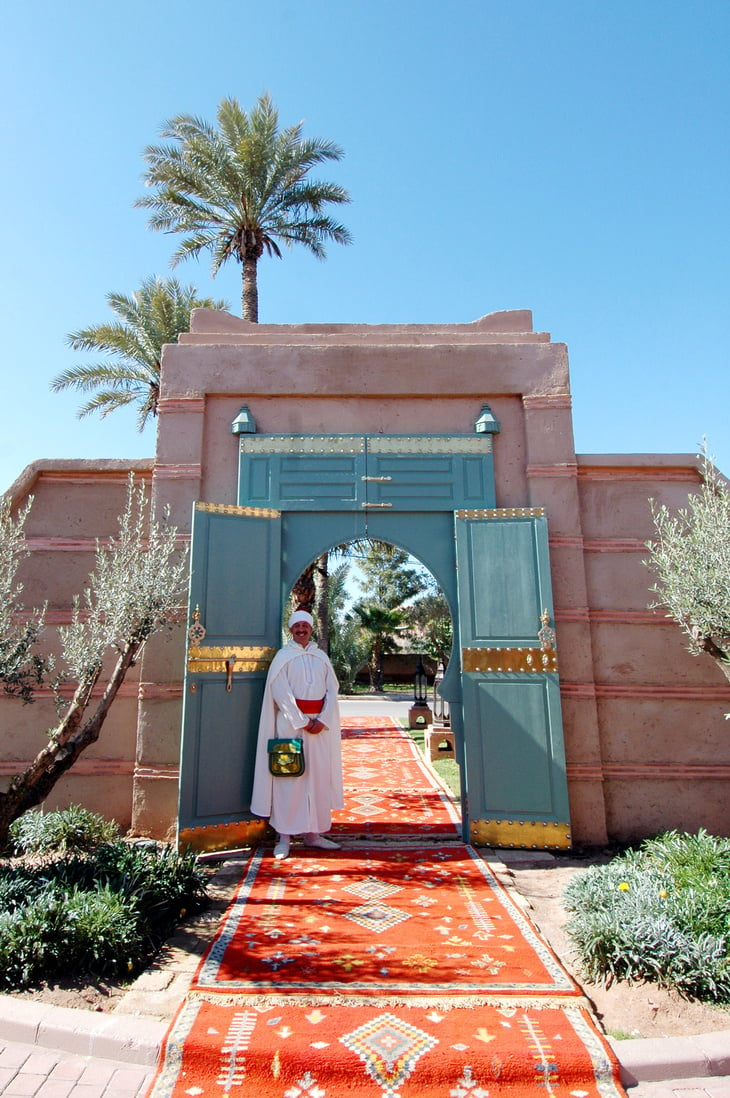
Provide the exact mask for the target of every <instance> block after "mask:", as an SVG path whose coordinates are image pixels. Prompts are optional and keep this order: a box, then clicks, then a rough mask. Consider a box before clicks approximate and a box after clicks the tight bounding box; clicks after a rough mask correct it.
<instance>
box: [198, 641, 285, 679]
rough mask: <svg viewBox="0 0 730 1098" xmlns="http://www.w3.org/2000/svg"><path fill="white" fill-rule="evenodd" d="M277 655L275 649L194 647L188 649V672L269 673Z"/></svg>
mask: <svg viewBox="0 0 730 1098" xmlns="http://www.w3.org/2000/svg"><path fill="white" fill-rule="evenodd" d="M275 655H276V649H275V648H256V647H242V648H214V647H212V646H211V647H203V646H200V647H198V646H194V647H190V648H189V649H188V663H187V667H188V671H194V672H212V671H218V672H220V671H223V672H225V673H228V672H229V671H230V670H231V668H232V667H233V668H234V669H235V670H236V671H239V672H240V671H268V669H269V664H270V663H271V661H272V660H273V658H274V656H275Z"/></svg>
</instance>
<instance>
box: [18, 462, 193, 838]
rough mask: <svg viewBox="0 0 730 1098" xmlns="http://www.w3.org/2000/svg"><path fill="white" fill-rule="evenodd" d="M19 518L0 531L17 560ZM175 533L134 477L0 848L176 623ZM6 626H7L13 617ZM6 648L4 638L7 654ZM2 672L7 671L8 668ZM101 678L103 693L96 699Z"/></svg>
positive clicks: (181, 590)
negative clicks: (52, 718)
mask: <svg viewBox="0 0 730 1098" xmlns="http://www.w3.org/2000/svg"><path fill="white" fill-rule="evenodd" d="M18 521H20V520H16V524H13V523H11V524H10V529H8V526H7V524H6V525H5V526H4V527H2V529H1V530H0V536H2V537H3V538H4V539H5V540H6V542H8V539H9V547H8V545H4V546H0V557H2V555H3V554H4V553H7V554H8V555H9V557H10V558H12V559H14V560H15V561H17V560H18V559H19V557H20V556H22V553H23V551H24V550H23V544H22V527H21V532H20V534H19V533H18V526H17V522H18ZM176 533H177V531H176V529H175V527H173V526H168V525H166V524H165V523H160V522H158V521H157V519H156V517H155V516H154V514H150V513H149V508H148V506H147V501H146V493H145V489H144V486H143V485H142V486H135V484H134V481H133V478H130V483H129V490H128V494H127V502H126V507H125V510H124V513H123V515H121V516H120V528H119V533H118V535H117V536H116V537H115V538H113V539H111V541H110V542H109V544H108V545H101V544H98V545H97V550H96V564H95V568H94V571H93V572H92V573H91V575H90V576H89V586H88V588H87V590H86V591H85V593H84V600H83V603H84V604H83V606H82V605H81V601H80V600H78V599H77V600H76V601H75V604H74V610H73V615H72V619H71V623H70V625H68V626H66V627H62V628H60V629H59V637H60V641H61V648H62V652H63V677H62V678H59V680H58V681H57V682H56V683H55V684H53V685H54V688H55V691H56V697H57V705H58V720H57V721H56V723H55V725H54V726H53V727H52V728H51V729H49V731H48V739H47V743H46V744H45V745H44V746H43V747H42V748H41V749H40V751H39V752H38V754H37V755H36V757H35V758H34V759H33V760H32V762H30V763H29V764H28V766H27V767H26V768H25V769H24V770H23V771H22V773H19V774H16V775H15V776H14V777H13V778H11V779H10V781H9V783H8V784H7V787H6V788H5V790H4V791H3V792H0V850H1V849H4V848H5V847H6V845H7V839H8V828H9V827H10V824H11V823H12V822H13V820H15V819H17V818H18V817H19V816H22V814H23V813H24V812H26V811H27V810H28V809H29V808H34V807H35V806H37V805H39V804H42V802H43V801H44V800H45V799H46V797H47V796H48V795H49V793H50V792H51V790H52V789H53V787H54V786H55V784H56V782H57V781H58V780H59V778H61V776H62V775H63V774H65V773H66V772H67V771H68V770H70V769H71V767H72V766H73V765H74V763H75V762H76V760H77V759H78V758H79V756H80V755H81V753H82V752H83V751H85V750H86V748H87V747H89V746H90V745H91V744H92V743H95V742H96V740H97V739H98V738H99V734H100V732H101V728H102V725H103V724H104V721H105V719H106V717H107V714H108V713H109V709H110V707H111V704H112V702H113V701H114V699H115V698H116V696H117V694H118V692H119V688H120V687H121V685H122V683H123V682H124V679H125V676H126V674H127V672H128V670H129V669H130V667H132V666H133V664H134V663H135V661H136V660H137V659H138V658H139V656H140V654H141V652H142V649H143V647H144V645H145V642H146V641H147V640H148V639H149V638H150V637H151V636H153V634H155V633H157V632H158V631H160V630H162V629H164V628H166V627H168V626H171V625H172V624H174V622H175V621H176V619H177V616H178V614H179V608H180V606H181V604H182V603H183V601H184V597H185V589H186V576H187V565H186V559H185V557H186V554H185V553H182V552H180V550H179V548H178V547H177V545H176ZM12 572H13V569H12V567H11V569H9V570H8V571H7V572H4V573H3V575H2V576H0V583H2V598H3V599H4V600H6V601H7V602H8V603H12V604H13V607H14V611H15V612H16V613H17V611H18V609H19V607H18V604H17V583H16V581H15V578H14V574H11V573H12ZM16 572H17V568H16ZM13 591H15V592H16V594H15V595H13V593H12V592H13ZM2 625H3V627H5V628H7V621H3V622H2ZM2 639H3V638H0V641H2ZM4 651H5V649H3V648H2V644H1V643H0V652H3V653H4ZM110 661H111V663H110ZM1 674H3V675H5V674H6V671H5V667H4V666H3V668H2V671H1ZM102 680H103V682H104V685H103V688H102V689H101V694H100V695H96V696H95V694H94V691H95V688H96V687H97V686H98V684H99V683H100V682H101V681H102Z"/></svg>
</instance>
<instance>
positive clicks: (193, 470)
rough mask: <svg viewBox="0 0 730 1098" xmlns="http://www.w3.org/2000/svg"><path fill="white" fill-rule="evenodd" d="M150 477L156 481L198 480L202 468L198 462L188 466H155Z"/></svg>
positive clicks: (201, 473)
mask: <svg viewBox="0 0 730 1098" xmlns="http://www.w3.org/2000/svg"><path fill="white" fill-rule="evenodd" d="M152 475H153V477H154V478H155V479H156V480H200V478H201V477H202V475H203V467H202V465H201V463H200V462H199V461H198V462H195V463H192V462H191V463H190V464H188V465H183V464H174V465H155V468H154V472H153V474H152Z"/></svg>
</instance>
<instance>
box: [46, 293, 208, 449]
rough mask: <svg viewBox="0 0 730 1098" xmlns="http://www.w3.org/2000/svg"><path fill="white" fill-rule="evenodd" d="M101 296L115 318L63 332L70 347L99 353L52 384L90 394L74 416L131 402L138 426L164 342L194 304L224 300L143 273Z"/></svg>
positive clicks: (183, 327) (146, 411)
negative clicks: (133, 285)
mask: <svg viewBox="0 0 730 1098" xmlns="http://www.w3.org/2000/svg"><path fill="white" fill-rule="evenodd" d="M106 299H107V301H108V303H109V305H110V306H111V308H112V310H113V311H114V312H115V313H116V315H117V316H118V317H119V318H120V319H119V320H118V321H114V322H112V323H106V324H92V325H91V326H90V327H89V328H81V329H80V330H79V331H78V332H71V334H70V335H69V336H67V342H68V344H69V346H70V347H72V348H73V350H74V351H90V352H94V353H100V354H102V355H103V356H104V357H103V358H102V359H101V360H100V361H99V362H96V363H91V364H84V365H80V366H72V367H71V368H70V369H68V370H64V371H63V372H62V373H60V374H58V375H57V376H56V377H55V378H54V379H53V381H52V382H51V389H52V390H53V391H54V392H56V393H58V392H61V391H62V390H63V389H78V390H79V391H80V392H82V393H92V394H93V395H92V396H91V397H90V398H89V399H88V400H87V402H86V403H85V404H83V405H82V406H81V408H80V409H79V411H78V415H79V418H81V417H83V416H87V415H90V414H91V413H92V412H98V413H99V414H100V415H101V417H102V418H103V417H104V416H108V415H109V413H110V412H113V411H114V410H115V408H123V407H124V406H125V405H127V404H133V405H136V406H137V427H138V429H139V430H140V431H142V430H143V429H144V427H145V425H146V423H147V420H148V419H149V417H150V416H156V415H157V404H158V401H159V399H160V362H161V359H162V348H163V346H164V345H165V344H166V343H177V339H178V336H179V335H180V333H181V332H187V330H188V329H189V327H190V313H191V312H192V310H193V309H225V308H226V303H225V301H216V300H214V299H213V298H210V297H199V296H198V291H197V290H196V289H195V287H194V286H181V285H180V283H179V282H178V281H177V280H176V279H174V278H166V279H162V278H147V279H144V281H143V282H142V284H141V286H140V288H139V289H138V290H137V291H136V292H135V293H133V294H132V295H131V296H128V295H126V294H117V293H110V294H107V297H106Z"/></svg>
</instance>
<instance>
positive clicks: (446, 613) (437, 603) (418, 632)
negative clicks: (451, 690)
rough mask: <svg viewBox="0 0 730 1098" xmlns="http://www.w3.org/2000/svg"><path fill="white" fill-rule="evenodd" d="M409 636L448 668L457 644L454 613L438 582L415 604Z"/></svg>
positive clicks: (409, 625) (410, 619) (410, 620)
mask: <svg viewBox="0 0 730 1098" xmlns="http://www.w3.org/2000/svg"><path fill="white" fill-rule="evenodd" d="M408 636H409V640H410V641H411V642H412V643H413V644H414V645H415V646H416V649H417V650H419V651H422V652H424V653H425V654H426V655H427V656H430V657H431V659H433V660H434V661H435V662H436V664H437V665H438V664H439V663H442V664H443V665H444V667H446V666H447V665H448V662H449V657H450V655H451V643H452V640H453V627H452V623H451V611H450V610H449V604H448V602H447V601H446V598H445V597H444V595H443V593H442V591H441V590H440V588H439V587H438V586H437V585H436V584H435V582H434V583H433V584H429V587H428V590H427V591H425V592H424V594H422V595H420V596H419V597H418V598H416V599H415V600H414V601H413V603H411V605H410V607H409V611H408Z"/></svg>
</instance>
